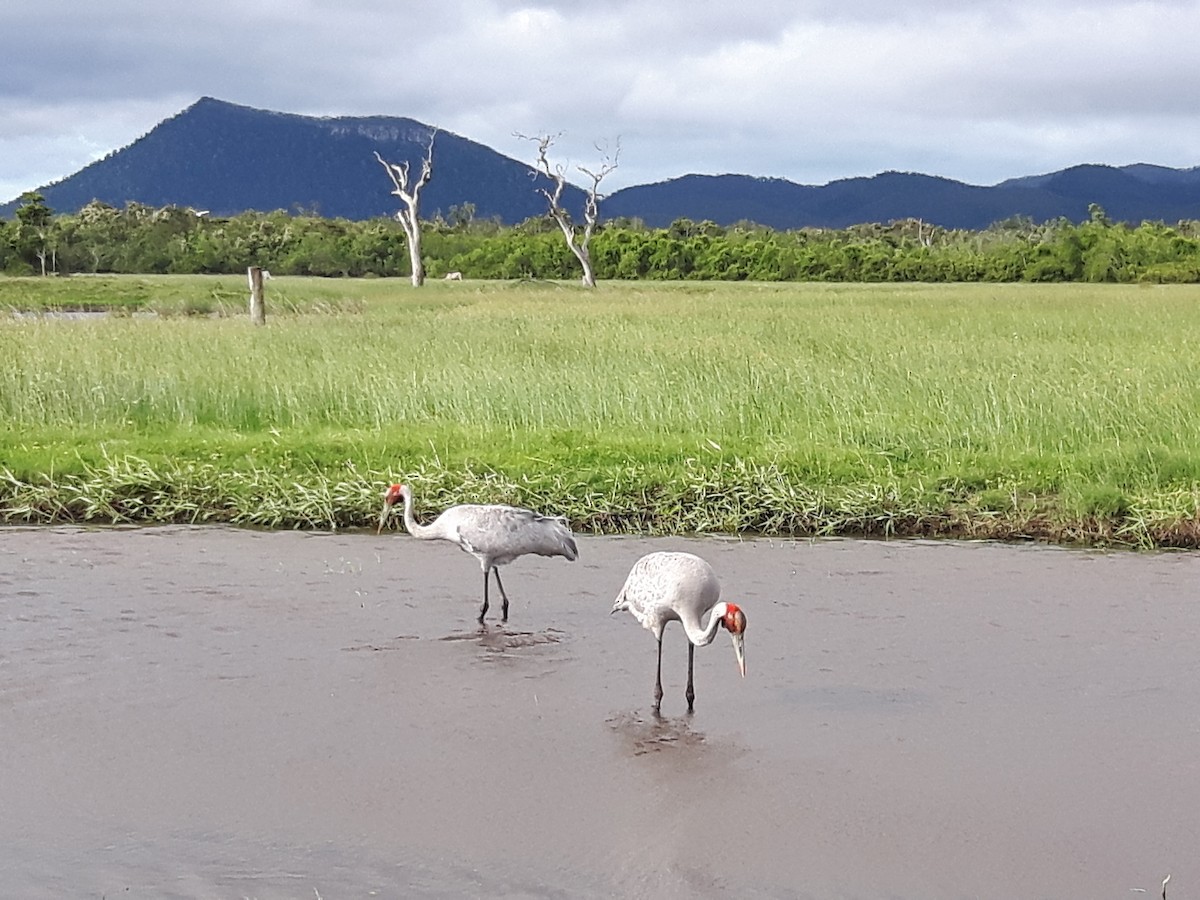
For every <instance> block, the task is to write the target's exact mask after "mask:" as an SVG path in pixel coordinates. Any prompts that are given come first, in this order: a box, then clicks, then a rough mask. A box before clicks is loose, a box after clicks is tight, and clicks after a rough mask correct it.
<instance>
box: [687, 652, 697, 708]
mask: <svg viewBox="0 0 1200 900" xmlns="http://www.w3.org/2000/svg"><path fill="white" fill-rule="evenodd" d="M695 661H696V645H695V644H693V643H692V642H691V641H688V686H687V701H688V712H691V711H692V701H693V700H695V699H696V691H695V689H694V688H693V687H692V666H693V665H694V664H695Z"/></svg>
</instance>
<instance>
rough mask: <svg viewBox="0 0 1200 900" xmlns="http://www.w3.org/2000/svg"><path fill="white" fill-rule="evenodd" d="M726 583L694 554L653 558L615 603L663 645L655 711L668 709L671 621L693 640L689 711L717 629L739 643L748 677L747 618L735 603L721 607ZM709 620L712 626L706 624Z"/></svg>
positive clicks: (636, 569) (635, 571)
mask: <svg viewBox="0 0 1200 900" xmlns="http://www.w3.org/2000/svg"><path fill="white" fill-rule="evenodd" d="M720 596H721V584H720V582H718V581H717V576H716V573H715V572H713V570H712V566H710V565H709V564H708V563H707V562H705V561H704V560H703V559H701V558H700V557H699V556H696V555H694V554H692V553H663V552H660V553H650V554H648V555H646V556H643V557H642V558H641V559H639V560H638V561H637V562H636V563H634V564H633V568H632V569H631V570H630V572H629V577H628V578H626V579H625V586H624V587H623V588H621V593H619V594H617V599H616V601H614V603H613V608H612V612H614V613H615V612H617V611H618V610H628V611H629V612H631V613H633V617H634V618H635V619H637V620H638V621H639V622H641V623H642V627H644V628H647V629H649V630H650V631H652V632H653V633H654V637H655V639H656V640H657V641H658V673H657V675H655V679H654V711H655V712H658V709H659V706H660V705H661V704H662V696H663V689H662V636H663V628H664V627H666V624H667V623H668V622H670V621H677V622H679V623H680V624H682V625H683V628H684V631H686V632H687V639H688V680H687V702H688V712H691V711H692V701H693V700H694V699H695V697H696V692H695V690H694V689H693V688H692V669H693V667H694V660H695V655H696V648H697V647H703V646H705V645H707V644H710V643H712V640H713V638H715V637H716V636H717V629H718V628H720V627H722V626H724V628H725V630H726V631H728V632H729V636H730V637H731V638H732V639H733V652H734V653H736V654H737V664H738V671H740V672H741V673H742V677H743V678H745V677H746V648H745V637H744V635H745V632H746V614H745V613H743V612H742V610H741V608H740V607H739V606H738V605H737V604H735V603H724V602H719V598H720ZM706 614H707V615H708V622H707V624H705V623H704V621H703V619H704V616H705V615H706ZM610 615H611V613H610Z"/></svg>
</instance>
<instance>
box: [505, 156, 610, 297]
mask: <svg viewBox="0 0 1200 900" xmlns="http://www.w3.org/2000/svg"><path fill="white" fill-rule="evenodd" d="M560 136H561V133H560V134H558V135H551V134H541V135H538V136H537V137H529V136H528V135H524V134H517V135H516V137H519V138H521V139H522V140H526V141H534V142H535V143H537V148H538V149H537V162H536V163H535V166H536V169H535V170H534V172H533V173H532V174H533V175H534V177H537V175H538V174H541V175H545V176H546V177H547V178H548V179H550V183H551V184H552V185H553V187H552V188H538V193H540V194H541V195H542V196H543V197H545V198H546V202H547V203H548V204H549V206H550V209H549V212H550V217H551V218H552V219H554V221H555V222H557V223H558V227H559V228H560V229H562V233H563V237H565V238H566V239H567V246H568V247H570V248H571V252H572V253H574V254H575V258H576V259H577V260H579V264H580V265H581V266H583V286H584V287H595V286H596V274H595V272H593V271H592V256H591V251H590V250H589V249H588V245H589V244H590V243H591V240H592V233H593V232H594V231H595V230H596V220H597V219H598V218H599V213H600V200H601V199H603V195H602V194H601V193H600V182H601V181H603V180H604V179H605V177H606V176H608V175H609V174H610V173H611V172H613V171H614V170H615V169H616V168H617V163H618V160H619V159H620V156H621V142H620V140H619V139H618V141H617V147H616V150H615V151H614V152H613V154H612V156H609V155H608V153H607V152H606V151H605V150H604V149H603V148H602V147H600V146H599V145H597V146H596V149H597V150H598V151H600V152H601V153H602V154H604V156H603V159H602V160H601V163H600V168H598V169H595V170H592V169H585V168H584V167H583V166H576V167H575V168H576V169H578V170H579V171H580V172H581V173H583V174H584V175H586V176H587V177H588V178H590V179H591V182H592V185H591V187H590V188H587V189H586V190H585V191H584V201H583V224H582V225H579V224H577V223H575V222H572V221H571V215H570V213H568V212H567V211H566V210H565V209H564V208H563V205H562V195H563V189H564V188H566V186H567V173H566V167H565V166H563V165H560V164H556V165H554V166H551V164H550V160H549V159H548V158H547V156H546V154H547V153H548V152H549V150H550V148H551V147H553V146H554V142H555V140H557V139H558V137H560Z"/></svg>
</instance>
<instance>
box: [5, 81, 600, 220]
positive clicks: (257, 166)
mask: <svg viewBox="0 0 1200 900" xmlns="http://www.w3.org/2000/svg"><path fill="white" fill-rule="evenodd" d="M430 130H431V128H430V126H429V125H426V124H423V123H421V122H417V121H414V120H413V119H405V118H400V117H395V116H369V117H352V116H345V117H335V118H326V117H315V116H301V115H293V114H291V113H280V112H271V111H267V110H260V109H252V108H250V107H247V106H239V105H236V104H233V103H226V102H224V101H222V100H214V99H213V98H211V97H204V98H202V99H200V100H199V101H197V102H196V103H194V104H192V105H191V106H189V107H188V108H187V109H185V110H183V111H182V112H180V113H178V114H177V115H175V116H173V117H171V118H170V119H167V120H166V121H164V122H162V123H160V124H159V125H157V126H155V128H154V129H152V130H151V131H150V132H149V133H147V134H146V135H144V136H143V137H141V138H139V139H138V140H136V141H134V142H133V143H132V144H130V145H129V146H128V147H124V148H122V149H120V150H117V151H115V152H113V153H111V154H109V155H108V156H106V157H104V158H103V159H101V160H97V161H96V162H94V163H92V164H91V165H89V166H86V167H85V168H83V169H81V170H80V171H79V172H76V173H75V174H74V175H71V176H69V177H67V178H64V179H62V180H61V181H58V182H56V183H54V184H51V185H47V186H45V187H40V188H38V192H39V193H41V194H42V195H43V196H44V197H45V198H46V203H47V204H48V205H49V206H50V208H51V209H53V210H55V211H56V212H75V211H77V210H78V209H80V208H81V207H82V206H85V205H86V204H87V203H89V202H91V201H92V200H94V199H95V200H100V201H102V202H104V203H108V204H110V205H112V206H117V207H123V206H124V205H125V204H126V203H129V202H136V203H144V204H147V205H149V206H153V207H160V206H181V207H192V208H194V209H197V210H209V211H210V212H211V214H212V215H215V216H223V215H233V214H236V213H239V212H244V211H246V210H260V211H263V212H269V211H272V210H277V209H283V210H287V211H289V212H291V211H304V212H307V213H316V214H318V215H321V216H326V217H330V218H333V217H344V218H347V219H357V220H361V219H370V218H374V217H377V216H388V215H392V214H394V213H395V211H396V210H397V208H398V206H399V200H398V199H397V198H395V197H393V196H392V195H391V194H390V191H391V190H392V184H391V182H390V181H389V180H388V177H387V174H386V173H385V172H384V170H383V168H382V167H381V166H380V165H379V163H378V162H377V161H376V160H375V156H374V151H379V154H380V155H381V156H382V157H383V158H384V159H386V160H388V161H389V162H396V163H401V162H404V161H405V160H408V161H410V164H411V166H412V171H413V174H414V177H415V176H416V174H417V173H419V172H420V169H421V162H420V161H421V159H422V157H423V156H424V154H425V150H426V147H427V146H428V144H429V134H430ZM530 173H531V169H530V166H529V165H528V164H527V163H524V162H520V161H518V160H515V159H510V158H509V157H506V156H503V155H502V154H500V153H497V152H496V151H495V150H492V149H491V148H489V147H485V146H484V145H482V144H478V143H475V142H474V141H470V140H467V139H466V138H463V137H460V136H458V135H456V134H452V133H450V132H445V131H439V132H438V135H437V139H436V142H435V144H434V170H433V178H432V179H431V180H430V182H429V183H428V184H427V185H426V187H425V189H424V191H423V192H422V194H421V214H422V216H432V215H434V214H435V213H437V212H439V211H440V212H441V213H442V214H448V213H449V211H450V208H451V207H452V206H461V205H462V204H465V203H473V204H475V216H476V218H484V219H488V218H492V217H499V218H500V219H501V221H503V222H505V223H508V224H513V223H516V222H521V221H524V220H525V219H527V218H529V217H531V216H536V215H539V214H542V213H544V212H545V210H546V201H545V198H544V197H542V196H541V195H540V194H538V193H537V192H536V191H535V186H536V184H542V185H543V186H544V184H545V180H544V179H543V180H542V181H540V182H535V181H534V179H533V178H532V177H531V174H530ZM564 199H565V200H566V201H567V206H568V208H576V209H581V208H582V192H580V191H578V189H575V188H572V189H571V193H570V195H569V196H567V197H565V198H564ZM16 206H17V204H16V203H9V204H7V205H5V206H3V207H0V215H4V216H5V217H10V216H11V215H12V213H13V212H14V211H15V209H16Z"/></svg>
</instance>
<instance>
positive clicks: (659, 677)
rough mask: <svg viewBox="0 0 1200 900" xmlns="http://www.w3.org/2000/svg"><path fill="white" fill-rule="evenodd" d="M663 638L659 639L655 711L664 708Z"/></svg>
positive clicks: (655, 682) (655, 681) (655, 680)
mask: <svg viewBox="0 0 1200 900" xmlns="http://www.w3.org/2000/svg"><path fill="white" fill-rule="evenodd" d="M662 694H663V691H662V638H659V639H658V671H657V673H656V674H655V676H654V711H655V712H658V708H659V707H660V706H662Z"/></svg>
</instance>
